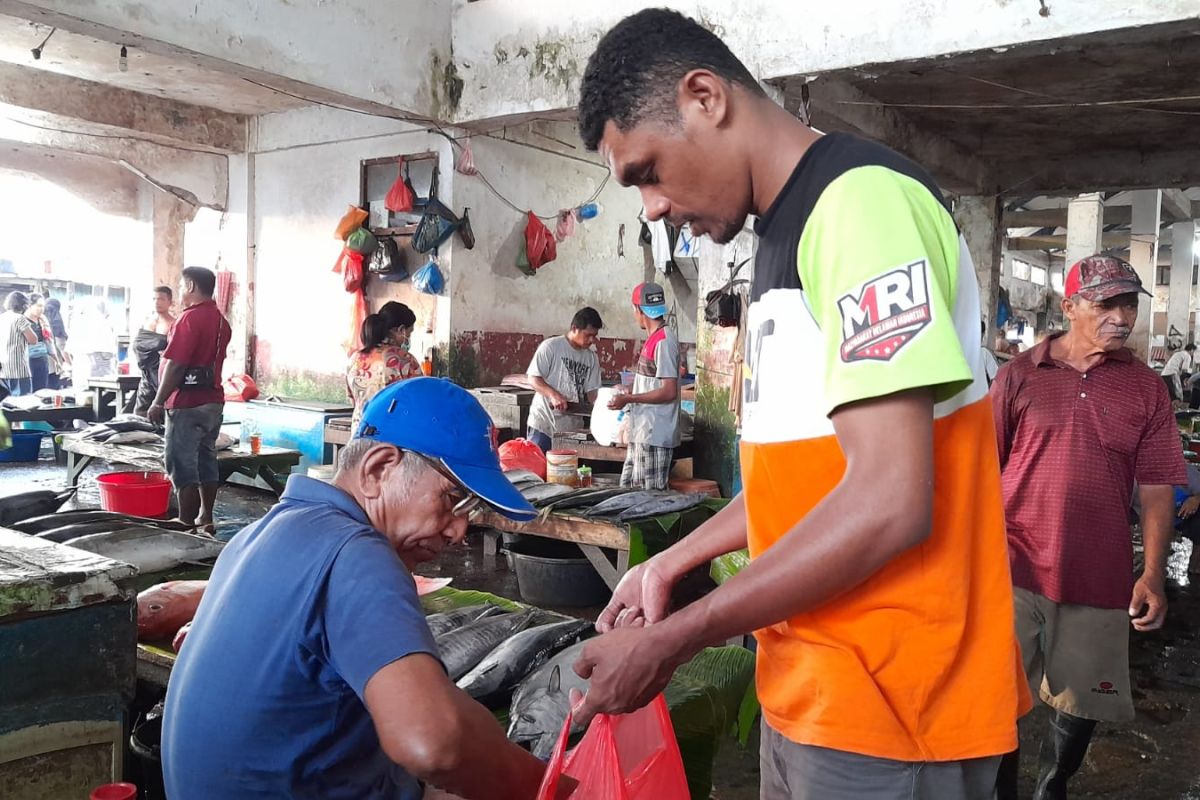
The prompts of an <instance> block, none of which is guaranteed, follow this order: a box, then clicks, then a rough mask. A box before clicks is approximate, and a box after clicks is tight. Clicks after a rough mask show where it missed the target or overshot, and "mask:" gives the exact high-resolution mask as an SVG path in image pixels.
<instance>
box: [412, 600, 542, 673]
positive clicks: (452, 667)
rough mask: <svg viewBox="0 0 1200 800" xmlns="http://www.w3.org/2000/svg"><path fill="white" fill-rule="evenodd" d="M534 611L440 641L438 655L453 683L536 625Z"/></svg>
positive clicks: (473, 626)
mask: <svg viewBox="0 0 1200 800" xmlns="http://www.w3.org/2000/svg"><path fill="white" fill-rule="evenodd" d="M536 620H537V618H536V617H535V612H534V611H532V610H531V611H521V612H517V613H514V614H503V615H501V616H496V617H488V618H486V619H481V620H478V621H477V622H473V623H471V624H470V625H467V626H466V627H463V628H459V629H458V630H453V631H450V632H449V633H446V634H443V635H442V636H440V637H439V638H437V640H436V641H437V646H438V653H439V654H440V655H441V657H442V664H444V665H445V667H446V673H447V674H448V675H449V676H450V680H452V681H457V680H458V679H459V678H461V677H462V676H463V675H466V674H467V673H468V672H470V671H471V669H472V668H473V667H474V666H475V665H476V664H478V663H479V662H480V661H482V660H483V657H484V656H486V655H487V654H488V653H490V652H492V650H493V649H494V648H495V647H496V645H498V644H500V643H501V642H503V641H504V640H505V639H507V638H508V637H510V636H512V635H513V634H514V633H517V632H519V631H522V630H524V629H525V628H528V627H530V626H532V625H533V624H535V622H536Z"/></svg>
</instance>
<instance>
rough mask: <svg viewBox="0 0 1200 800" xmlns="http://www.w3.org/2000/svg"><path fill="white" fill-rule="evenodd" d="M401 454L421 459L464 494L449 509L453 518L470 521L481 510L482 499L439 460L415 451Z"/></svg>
mask: <svg viewBox="0 0 1200 800" xmlns="http://www.w3.org/2000/svg"><path fill="white" fill-rule="evenodd" d="M401 452H402V453H411V454H412V455H414V456H416V457H417V458H419V459H421V461H423V462H425V463H426V464H428V465H429V466H430V467H432V468H433V470H434V471H435V472H437V474H439V475H441V476H442V477H443V478H445V479H446V480H448V481H450V483H452V484H454V486H455V487H456V488H458V490H459V491H461V492H463V493H465V494H466V497H464V498H463V499H462V500H459V501H458V502H457V503H455V504H454V507H453V508H451V509H450V513H451V514H452V515H453V516H455V517H466V518H467V519H470V518H471V517H473V516H474V515H475V514H476V513H477V512H479V511H482V510H483V502H484V501H483V498H482V497H480V496H479V495H477V494H475V493H474V492H472V491H471V490H470V489H468V488H467V487H466V486H464V485H463V483H462V481H460V480H459V479H458V478H456V477H454V473H452V472H451V471H450V470H449V469H448V468H447V467H446V465H445V464H444V463H442V460H441V459H440V458H430V457H429V456H426V455H423V454H421V453H418V452H417V451H415V450H404V449H401Z"/></svg>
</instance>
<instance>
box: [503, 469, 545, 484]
mask: <svg viewBox="0 0 1200 800" xmlns="http://www.w3.org/2000/svg"><path fill="white" fill-rule="evenodd" d="M504 477H506V478H508V480H509V481H510V482H511V483H513V484H519V483H527V484H533V483H545V481H544V480H542V477H541V476H540V475H538V474H537V473H536V472H531V471H530V470H527V469H506V470H505V471H504Z"/></svg>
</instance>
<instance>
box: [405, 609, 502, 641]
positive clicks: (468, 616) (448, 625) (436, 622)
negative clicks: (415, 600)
mask: <svg viewBox="0 0 1200 800" xmlns="http://www.w3.org/2000/svg"><path fill="white" fill-rule="evenodd" d="M504 613H507V612H506V611H505V610H504V609H503V608H501V607H500V606H496V605H492V604H491V603H480V604H479V605H475V606H464V607H462V608H456V609H454V610H453V611H446V612H443V613H441V614H430V615H429V616H428V617H426V618H425V624H426V625H428V626H429V631H430V632H431V633H432V634H433V636H434V638H437V637H438V636H442V635H443V634H447V633H449V632H450V631H452V630H454V629H455V628H461V627H463V626H464V625H468V624H470V623H472V622H475V621H476V620H480V619H483V618H484V617H492V616H496V615H497V614H504Z"/></svg>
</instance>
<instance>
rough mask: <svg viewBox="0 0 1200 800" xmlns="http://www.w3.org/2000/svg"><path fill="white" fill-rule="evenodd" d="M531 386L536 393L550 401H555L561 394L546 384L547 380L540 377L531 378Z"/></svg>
mask: <svg viewBox="0 0 1200 800" xmlns="http://www.w3.org/2000/svg"><path fill="white" fill-rule="evenodd" d="M529 385H530V386H532V387H533V390H534V391H535V392H537V393H538V394H540V395H542V396H543V397H545V398H547V399H550V400H553V399H555V398H556V397H558V396H559V395H560V394H561V392H559V391H558V390H557V389H555V388H554V387H553V386H551V385H550V384H548V383H546V379H545V378H542V377H539V376H530V378H529Z"/></svg>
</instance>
